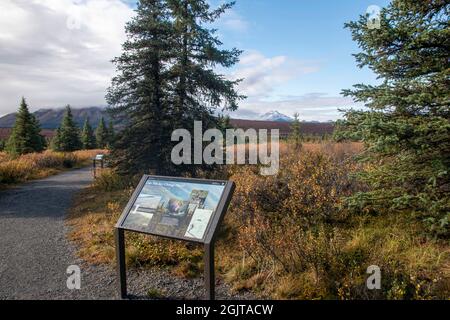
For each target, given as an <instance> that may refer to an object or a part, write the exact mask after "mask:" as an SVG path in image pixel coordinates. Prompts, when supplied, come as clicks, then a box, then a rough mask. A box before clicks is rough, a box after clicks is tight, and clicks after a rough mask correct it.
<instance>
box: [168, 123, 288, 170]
mask: <svg viewBox="0 0 450 320" xmlns="http://www.w3.org/2000/svg"><path fill="white" fill-rule="evenodd" d="M225 132H226V134H225V137H224V135H223V133H222V131H220V130H219V129H208V130H206V131H205V132H204V133H203V127H202V122H201V121H194V137H193V139H192V136H191V133H190V132H189V131H188V130H186V129H176V130H175V131H173V132H172V137H171V139H172V141H179V142H180V143H178V144H177V145H176V146H175V147H174V148H173V149H172V153H171V160H172V162H173V163H174V164H176V165H181V164H224V163H226V164H261V168H260V173H261V174H262V175H265V176H268V175H275V174H277V173H278V169H279V163H280V146H279V141H280V132H279V129H272V130H270V135H269V134H268V130H267V129H260V130H258V131H256V130H255V129H248V130H245V131H244V130H243V129H226V131H225ZM269 137H270V142H269ZM180 140H181V141H180ZM247 141H248V144H247ZM204 142H210V143H209V144H208V145H207V146H206V147H205V148H203V146H204ZM269 149H270V151H269ZM192 151H193V152H192ZM192 153H193V154H192ZM247 153H248V158H247V157H246V156H247Z"/></svg>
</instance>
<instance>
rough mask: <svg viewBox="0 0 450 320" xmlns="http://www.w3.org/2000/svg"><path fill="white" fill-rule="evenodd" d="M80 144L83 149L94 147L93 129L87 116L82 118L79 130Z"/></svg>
mask: <svg viewBox="0 0 450 320" xmlns="http://www.w3.org/2000/svg"><path fill="white" fill-rule="evenodd" d="M81 144H82V145H83V149H86V150H88V149H95V147H96V141H95V136H94V130H92V127H91V124H90V123H89V118H86V119H85V120H84V125H83V130H82V131H81Z"/></svg>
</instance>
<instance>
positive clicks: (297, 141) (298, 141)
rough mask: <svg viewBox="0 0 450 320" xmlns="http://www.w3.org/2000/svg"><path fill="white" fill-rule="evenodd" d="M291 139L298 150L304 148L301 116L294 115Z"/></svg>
mask: <svg viewBox="0 0 450 320" xmlns="http://www.w3.org/2000/svg"><path fill="white" fill-rule="evenodd" d="M291 130H292V132H291V139H292V140H293V142H294V146H295V149H296V150H299V149H300V148H301V147H302V134H301V132H300V120H299V114H298V113H297V112H296V113H294V120H293V121H292V123H291Z"/></svg>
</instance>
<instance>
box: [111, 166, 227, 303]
mask: <svg viewBox="0 0 450 320" xmlns="http://www.w3.org/2000/svg"><path fill="white" fill-rule="evenodd" d="M149 179H154V180H162V181H173V182H181V183H183V182H184V183H199V184H221V185H223V186H224V189H223V192H222V196H221V197H220V200H219V202H218V204H217V208H216V209H215V210H214V212H213V214H212V216H211V218H210V220H209V222H208V226H207V227H206V230H205V233H204V235H203V238H202V239H195V238H192V239H191V238H186V237H177V236H169V235H163V234H159V233H151V232H144V231H141V230H134V229H131V228H126V227H124V226H123V223H124V222H125V220H126V218H127V216H128V214H129V213H130V212H131V209H132V208H133V205H134V203H135V202H136V199H137V198H138V196H139V194H140V193H141V191H142V189H143V188H144V186H145V183H146V182H147V180H149ZM234 189H235V184H234V182H232V181H225V180H208V179H194V178H180V177H165V176H153V175H144V176H143V177H142V178H141V181H140V182H139V184H138V186H137V187H136V189H135V190H134V192H133V194H132V196H131V198H130V200H129V201H128V203H127V205H126V206H125V209H124V210H123V212H122V215H121V216H120V218H119V220H118V221H117V224H116V225H115V241H116V260H117V275H118V278H119V296H120V297H121V298H122V299H125V298H127V280H126V262H125V231H129V232H137V233H143V234H148V235H152V236H157V237H162V238H169V239H174V240H181V241H186V242H194V243H198V244H203V245H204V250H205V253H204V265H205V271H204V275H205V276H204V278H205V287H206V298H207V299H209V300H214V299H215V273H214V243H215V240H216V236H217V232H218V226H219V225H220V224H221V223H222V221H223V218H224V217H225V214H226V212H227V209H228V206H229V204H230V201H231V197H232V195H233V192H234Z"/></svg>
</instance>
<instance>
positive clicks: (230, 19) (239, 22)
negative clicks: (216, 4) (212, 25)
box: [218, 9, 249, 32]
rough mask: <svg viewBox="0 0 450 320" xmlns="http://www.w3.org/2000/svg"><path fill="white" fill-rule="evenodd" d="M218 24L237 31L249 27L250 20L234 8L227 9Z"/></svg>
mask: <svg viewBox="0 0 450 320" xmlns="http://www.w3.org/2000/svg"><path fill="white" fill-rule="evenodd" d="M218 24H219V25H220V26H221V27H224V28H225V29H228V30H231V31H236V32H245V31H247V30H248V27H249V24H248V22H247V21H246V20H245V19H244V18H243V17H241V16H240V15H239V14H238V13H237V12H236V11H234V10H233V9H230V10H227V11H225V13H224V14H223V15H222V16H221V17H220V19H219V21H218Z"/></svg>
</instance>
